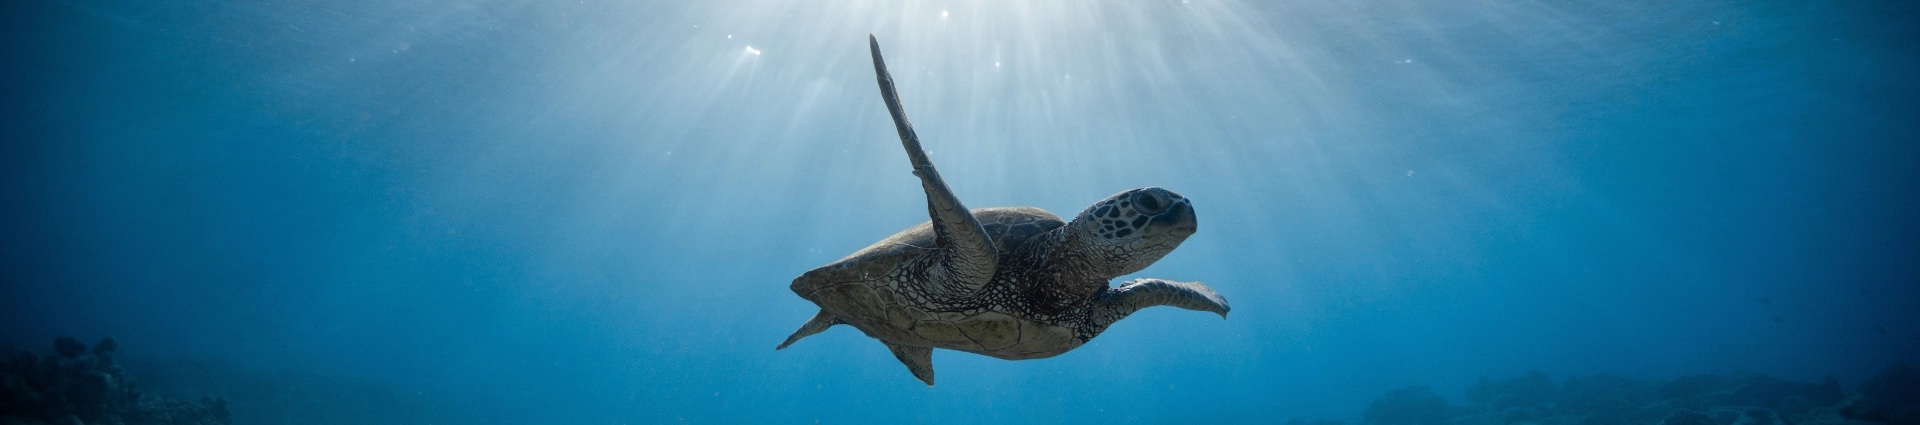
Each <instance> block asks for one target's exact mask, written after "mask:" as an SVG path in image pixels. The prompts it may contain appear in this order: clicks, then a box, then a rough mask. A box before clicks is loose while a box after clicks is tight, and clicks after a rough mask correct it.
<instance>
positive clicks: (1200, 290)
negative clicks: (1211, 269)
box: [1088, 279, 1232, 330]
mask: <svg viewBox="0 0 1920 425" xmlns="http://www.w3.org/2000/svg"><path fill="white" fill-rule="evenodd" d="M1156 305H1170V306H1174V307H1180V308H1184V309H1188V310H1194V311H1211V312H1214V313H1216V314H1219V315H1220V318H1222V319H1225V318H1226V317H1227V310H1231V309H1232V308H1231V307H1228V306H1227V299H1226V298H1224V297H1221V296H1220V293H1218V292H1214V291H1213V288H1208V287H1207V285H1205V284H1202V283H1200V282H1175V281H1171V280H1166V279H1134V280H1132V281H1129V282H1127V284H1126V285H1122V286H1120V287H1119V288H1113V289H1108V290H1107V291H1106V292H1104V293H1101V294H1100V295H1099V298H1097V299H1095V300H1094V303H1093V311H1092V314H1091V317H1089V318H1088V319H1089V320H1092V321H1093V325H1095V328H1096V329H1101V330H1104V329H1106V328H1107V326H1108V325H1112V324H1113V322H1117V321H1120V319H1124V318H1126V317H1127V315H1130V314H1133V312H1136V311H1140V309H1143V308H1147V307H1152V306H1156Z"/></svg>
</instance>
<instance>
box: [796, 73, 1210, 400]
mask: <svg viewBox="0 0 1920 425" xmlns="http://www.w3.org/2000/svg"><path fill="white" fill-rule="evenodd" d="M868 42H869V43H870V44H871V47H872V50H873V68H874V73H875V74H877V75H878V78H879V80H880V94H881V97H882V98H883V99H884V100H885V101H886V103H887V111H888V112H889V113H891V114H892V115H893V124H894V128H895V129H896V130H898V131H899V132H900V142H901V143H902V144H903V145H905V146H906V149H907V157H908V159H910V160H911V161H912V162H913V170H914V171H913V174H914V175H916V176H919V178H920V185H921V187H922V188H924V189H926V192H927V210H928V213H929V215H930V216H931V217H932V220H931V221H928V222H925V223H920V224H919V225H917V226H913V227H911V228H908V229H907V230H904V231H901V232H900V233H897V234H894V235H893V236H892V237H888V238H886V239H884V240H881V241H880V242H878V243H875V244H873V245H872V246H869V247H867V248H866V249H862V250H860V251H859V252H855V253H853V254H852V255H848V256H847V257H846V258H841V259H840V260H839V261H835V262H833V264H828V265H826V266H823V267H820V268H817V269H813V270H812V271H809V272H807V273H806V274H802V275H800V277H799V278H796V279H794V280H793V285H792V287H791V288H792V289H793V292H794V293H795V294H799V295H800V297H801V298H805V299H807V300H808V301H812V302H813V303H814V304H817V305H819V306H820V312H819V313H818V314H815V315H814V316H813V319H812V320H808V321H807V323H806V324H804V325H801V326H800V329H799V330H797V331H794V332H793V335H792V336H789V337H787V340H786V341H785V342H782V343H780V346H779V347H778V348H775V349H776V350H778V349H784V348H787V346H788V345H791V344H793V342H794V341H798V340H800V339H801V338H805V337H807V336H809V335H813V334H817V333H820V332H822V331H825V330H827V328H829V327H832V326H833V325H840V324H846V325H853V327H855V328H858V329H860V331H861V332H864V333H866V334H867V336H870V337H873V338H874V339H878V340H880V342H881V343H884V344H886V345H887V348H888V349H890V350H892V351H893V355H894V357H898V358H899V359H900V362H901V363H905V364H906V365H907V370H908V371H911V372H913V376H914V377H915V378H919V379H920V381H922V382H925V383H926V384H927V385H928V386H932V385H933V357H932V354H933V349H934V348H945V349H949V350H960V351H965V352H969V353H975V354H982V355H987V356H993V357H998V358H1002V359H1007V360H1022V359H1037V358H1046V357H1053V356H1056V355H1059V354H1060V353H1065V352H1067V351H1068V350H1072V349H1074V348H1075V347H1079V346H1080V345H1082V344H1086V343H1087V341H1088V340H1091V339H1093V337H1094V336H1097V335H1100V332H1101V331H1105V330H1106V329H1107V326H1109V325H1112V324H1113V322H1115V321H1118V320H1120V319H1121V318H1125V317H1127V315H1128V314H1132V313H1133V312H1134V311H1138V310H1140V309H1142V308H1146V307H1151V306H1156V305H1170V306H1174V307H1180V308H1184V309H1188V310H1199V311H1210V312H1214V313H1218V314H1219V315H1220V317H1221V318H1225V317H1226V316H1227V310H1228V307H1227V300H1226V299H1225V298H1222V297H1221V296H1220V294H1218V293H1215V292H1214V291H1213V289H1212V288H1208V287H1207V286H1206V285H1203V284H1201V283H1199V282H1175V281H1170V280H1163V279H1136V280H1132V281H1129V282H1127V283H1126V284H1124V285H1122V286H1120V287H1118V288H1113V287H1109V286H1108V284H1107V282H1108V281H1110V280H1112V279H1113V278H1115V277H1117V276H1121V275H1126V274H1129V273H1133V272H1136V271H1140V269H1144V268H1146V267H1147V266H1148V265H1150V264H1153V262H1154V261H1158V260H1159V259H1160V257H1162V256H1165V255H1167V253H1168V252H1171V251H1173V249H1174V248H1175V247H1178V246H1180V242H1181V241H1184V240H1186V239H1187V236H1189V235H1192V234H1193V232H1194V231H1195V230H1196V228H1197V227H1196V225H1197V223H1198V222H1197V221H1196V220H1195V218H1194V214H1193V206H1192V204H1191V203H1189V202H1188V201H1187V199H1186V198H1184V197H1181V196H1180V195H1179V194H1176V193H1173V192H1172V191H1169V190H1166V189H1161V188H1157V187H1145V188H1139V189H1132V190H1127V191H1124V192H1120V193H1119V194H1115V195H1113V196H1109V197H1107V198H1106V199H1103V200H1101V201H1100V202H1098V203H1095V204H1093V206H1091V207H1087V209H1086V210H1084V211H1081V212H1080V215H1079V216H1076V217H1074V219H1073V221H1072V222H1065V221H1061V220H1060V217H1059V216H1055V215H1053V214H1052V213H1048V212H1047V211H1045V210H1041V209H1039V208H1031V207H1000V208H982V209H977V210H968V209H967V208H966V207H965V206H963V205H961V204H960V200H959V199H958V198H955V197H954V195H953V192H952V191H950V190H948V189H947V184H946V182H945V181H944V180H941V178H940V172H939V171H936V170H934V168H933V163H932V162H930V161H928V159H927V154H926V153H925V152H923V151H922V150H921V149H920V139H919V137H918V136H916V135H915V134H914V132H913V126H912V124H910V123H908V122H907V116H906V113H905V111H903V110H902V109H901V107H900V98H899V95H897V94H895V93H894V86H893V77H892V76H891V75H889V74H888V73H887V65H886V62H885V61H883V60H882V59H881V58H880V42H879V40H877V39H875V38H873V37H872V36H871V35H870V36H868Z"/></svg>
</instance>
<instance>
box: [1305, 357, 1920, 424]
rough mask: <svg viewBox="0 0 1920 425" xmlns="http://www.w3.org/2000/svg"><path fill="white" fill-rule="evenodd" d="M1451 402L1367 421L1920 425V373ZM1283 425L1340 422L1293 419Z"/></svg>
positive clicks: (1593, 388) (1491, 386) (1698, 382)
mask: <svg viewBox="0 0 1920 425" xmlns="http://www.w3.org/2000/svg"><path fill="white" fill-rule="evenodd" d="M1464 395H1465V399H1466V401H1467V405H1465V406H1457V405H1454V404H1452V403H1451V402H1448V401H1447V400H1446V399H1445V398H1443V397H1441V396H1440V395H1439V394H1435V393H1434V392H1433V390H1431V389H1429V388H1427V387H1424V386H1414V387H1407V388H1403V389H1400V390H1395V391H1393V392H1391V393H1388V394H1387V395H1385V396H1382V397H1380V398H1379V399H1377V400H1374V402H1373V404H1372V406H1370V407H1368V408H1367V410H1366V412H1365V413H1364V414H1363V415H1362V417H1361V422H1362V424H1363V425H1520V424H1537V425H1878V424H1887V425H1920V371H1916V370H1914V369H1911V368H1908V367H1906V366H1898V367H1893V368H1889V369H1887V370H1885V371H1882V372H1880V373H1879V374H1878V375H1875V376H1874V377H1873V378H1872V379H1869V380H1867V382H1864V383H1861V384H1860V386H1859V387H1856V388H1855V389H1854V391H1853V392H1851V393H1849V392H1846V391H1844V390H1843V389H1842V388H1841V387H1840V383H1839V382H1838V381H1835V380H1833V379H1832V378H1828V379H1827V380H1825V381H1822V382H1818V383H1808V382H1793V381H1785V380H1779V379H1774V378H1772V377H1769V376H1767V375H1763V374H1744V375H1727V376H1721V375H1691V376H1684V377H1680V378H1678V379H1674V380H1672V381H1668V382H1664V383H1655V382H1644V381H1636V380H1632V379H1627V378H1621V377H1618V376H1612V375H1594V376H1585V377H1573V378H1567V379H1566V380H1565V381H1563V382H1554V381H1553V379H1551V378H1548V377H1547V375H1546V374H1545V373H1541V372H1539V371H1534V372H1532V373H1528V374H1526V375H1523V376H1520V377H1517V378H1513V379H1506V380H1494V379H1488V378H1480V381H1479V382H1478V383H1475V384H1474V385H1473V386H1472V387H1469V388H1467V390H1466V394H1464ZM1289 425H1344V424H1343V423H1342V422H1340V421H1329V420H1319V421H1305V420H1300V419H1295V420H1293V421H1291V422H1289Z"/></svg>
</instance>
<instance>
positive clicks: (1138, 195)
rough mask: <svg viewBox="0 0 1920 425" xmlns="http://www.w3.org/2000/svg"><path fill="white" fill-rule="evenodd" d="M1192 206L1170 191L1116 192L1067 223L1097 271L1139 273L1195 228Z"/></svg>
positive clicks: (1189, 234)
mask: <svg viewBox="0 0 1920 425" xmlns="http://www.w3.org/2000/svg"><path fill="white" fill-rule="evenodd" d="M1198 225H1199V221H1198V220H1197V219H1196V217H1195V216H1194V214H1193V204H1192V203H1190V202H1188V201H1187V198H1185V197H1182V196H1180V194H1178V193H1173V191H1171V190H1166V189H1161V188H1157V187H1143V188H1139V189H1132V190H1128V191H1125V192H1120V193H1117V194H1114V195H1113V196H1109V197H1107V199H1102V200H1100V202H1096V203H1094V204H1093V206H1090V207H1087V209H1086V210H1085V211H1081V212H1080V215H1079V216H1076V217H1074V218H1073V223H1070V224H1068V225H1067V231H1068V232H1069V240H1071V241H1072V242H1070V243H1072V244H1074V245H1076V246H1074V247H1073V249H1075V250H1076V251H1077V252H1081V253H1085V254H1087V256H1086V257H1085V259H1086V260H1089V262H1090V263H1091V264H1087V266H1090V267H1091V268H1093V269H1094V270H1093V271H1095V272H1097V273H1100V274H1103V275H1108V276H1109V277H1111V276H1120V275H1125V274H1129V273H1133V272H1137V271H1140V270H1141V269H1145V268H1147V266H1149V265H1152V264H1153V262H1155V261H1160V257H1163V256H1166V255H1167V253H1169V252H1173V249H1174V248H1177V247H1179V246H1180V242H1182V241H1185V240H1187V236H1191V235H1193V232H1194V231H1195V230H1197V229H1198Z"/></svg>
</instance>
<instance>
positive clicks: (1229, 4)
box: [0, 0, 1920, 424]
mask: <svg viewBox="0 0 1920 425" xmlns="http://www.w3.org/2000/svg"><path fill="white" fill-rule="evenodd" d="M0 11H4V13H0V31H4V33H5V39H6V40H7V42H6V43H4V44H0V57H3V58H5V59H4V61H0V93H4V99H5V101H4V102H0V108H4V109H3V110H0V112H4V114H0V141H4V143H0V197H4V199H6V208H4V209H0V217H4V219H0V226H3V227H0V233H3V234H5V235H8V236H7V237H5V238H0V270H4V275H3V276H4V277H3V278H0V279H3V281H4V289H3V291H4V292H0V295H3V296H0V342H3V343H5V344H9V345H11V346H12V347H13V348H15V349H19V350H42V351H44V350H45V349H46V348H47V347H48V345H47V343H48V342H49V341H51V340H52V339H53V338H55V337H56V336H62V335H71V336H76V337H80V338H82V339H86V340H89V341H91V340H93V339H95V338H98V337H101V336H109V335H110V336H113V337H115V338H116V339H117V340H118V341H119V343H120V345H121V347H122V348H121V350H122V352H123V353H125V354H124V357H126V358H128V359H129V361H134V362H136V363H134V364H145V365H148V366H145V368H144V369H142V368H135V369H133V370H132V371H133V372H134V373H135V374H136V376H139V374H141V373H145V374H147V376H150V377H152V378H149V381H150V382H153V383H154V384H156V385H160V384H165V383H166V382H167V381H166V377H168V376H181V377H177V378H173V379H174V382H192V383H193V384H191V385H188V384H177V385H176V386H175V388H187V389H191V390H196V391H197V392H199V393H215V394H217V395H223V396H226V397H229V398H230V399H232V400H233V404H231V405H230V408H231V409H232V410H233V412H234V415H235V417H236V419H241V420H242V422H244V421H245V420H247V419H252V420H258V421H262V422H264V421H268V420H276V421H279V422H275V423H324V422H326V421H325V420H321V419H312V418H319V417H329V416H328V415H336V416H337V415H345V414H343V413H340V412H331V413H326V414H321V413H319V412H314V411H304V412H303V411H298V409H297V408H299V406H330V407H329V408H328V409H329V410H351V411H357V412H355V413H356V414H357V415H358V416H353V415H348V416H351V417H353V418H355V419H352V420H344V419H343V420H339V421H338V422H337V423H377V422H381V418H389V419H392V420H394V421H395V422H394V423H400V422H402V421H403V420H404V422H405V423H423V422H437V423H579V424H600V423H606V424H612V423H812V422H814V421H818V423H1280V422H1284V421H1286V420H1288V419H1292V418H1307V419H1313V418H1329V419H1337V420H1346V421H1350V422H1351V421H1355V420H1358V419H1359V418H1360V412H1361V411H1362V409H1364V408H1366V407H1367V406H1368V405H1369V404H1368V403H1369V402H1370V401H1372V400H1374V399H1375V398H1376V397H1378V396H1380V395H1382V394H1385V393H1387V392H1389V391H1391V390H1393V389H1396V388H1401V387H1405V386H1408V385H1428V386H1430V387H1431V388H1434V389H1435V390H1436V391H1437V392H1438V393H1440V394H1442V395H1445V396H1447V397H1451V398H1454V399H1455V400H1458V394H1459V391H1460V389H1462V388H1465V387H1467V386H1468V385H1469V384H1471V383H1473V382H1474V381H1475V380H1476V379H1477V378H1479V377H1482V376H1492V377H1512V376H1519V375H1521V374H1523V373H1526V372H1528V371H1531V370H1539V371H1542V372H1545V373H1547V374H1548V375H1550V376H1553V377H1556V378H1559V377H1567V376H1578V375H1590V374H1597V373H1607V374H1614V375H1619V376H1625V377H1630V378H1635V379H1646V380H1662V379H1671V378H1673V377H1677V376H1681V375H1686V374H1699V373H1739V372H1757V373H1767V374H1770V375H1772V376H1775V377H1780V378H1783V379H1792V380H1799V381H1818V380H1820V379H1823V378H1826V377H1833V378H1836V379H1837V380H1839V382H1841V383H1843V384H1844V385H1855V384H1858V383H1860V382H1862V381H1863V380H1865V379H1867V378H1868V377H1869V376H1871V375H1872V374H1874V373H1875V372H1877V371H1879V370H1881V369H1884V368H1887V367H1889V366H1894V365H1897V364H1901V363H1903V362H1908V363H1912V362H1914V361H1915V360H1920V307H1916V306H1920V241H1917V239H1916V237H1920V221H1917V220H1916V217H1920V202H1916V201H1917V200H1920V167H1917V166H1916V164H1920V132H1916V130H1920V79H1916V78H1914V77H1913V76H1915V75H1920V55H1916V54H1915V53H1916V52H1920V49H1917V48H1916V46H1920V7H1916V5H1914V4H1912V3H1911V2H1877V1H1834V2H1788V1H1734V0H1709V1H1697V2H1667V1H1647V0H1629V1H1615V2H1582V1H1469V2H1433V1H1416V0H1335V1H1310V2H1270V1H1233V0H1181V1H1168V0H1157V1H1141V2H1112V1H1092V0H1064V1H1050V2H1020V1H1007V2H992V1H975V2H969V1H907V2H874V1H857V0H856V1H839V0H829V1H816V2H774V1H711V2H628V1H604V0H589V1H575V2H515V1H478V0H456V1H445V2H413V1H362V0H344V1H266V2H260V1H256V2H232V1H200V2H181V1H106V0H102V1H52V0H23V1H12V2H7V3H6V4H5V5H4V6H0ZM868 34H873V35H875V36H876V37H877V38H878V39H879V40H880V43H881V45H882V47H883V48H884V49H885V51H886V53H887V59H888V63H889V65H890V66H891V67H892V69H893V75H894V78H895V80H896V82H897V83H898V84H899V85H900V90H901V96H902V97H903V100H904V102H905V108H906V111H907V113H908V115H909V116H910V117H912V118H913V119H914V124H915V126H916V129H917V130H918V132H919V134H920V136H921V137H922V140H923V142H924V143H925V144H926V147H927V149H928V150H929V152H930V155H931V157H932V159H933V161H934V162H935V163H936V164H937V165H938V166H939V167H940V169H941V172H942V174H943V175H944V176H945V177H946V179H947V181H948V184H950V185H951V186H952V188H953V190H954V192H955V193H956V194H957V195H958V196H959V197H960V198H961V199H962V200H963V201H965V202H966V203H967V205H969V206H972V207H988V206H1006V205H1028V206H1035V207H1040V208H1044V209H1047V210H1049V211H1053V212H1054V213H1056V214H1060V215H1063V216H1068V217H1071V216H1072V215H1073V214H1075V213H1076V212H1078V211H1079V210H1080V209H1082V208H1085V207H1086V206H1087V205H1089V204H1091V203H1092V202H1094V201H1097V200H1099V199H1101V198H1103V197H1106V196H1107V195H1110V194H1113V193H1115V192H1119V191H1121V190H1125V189H1129V188H1134V187H1141V186H1160V187H1165V188H1168V189H1171V190H1174V191H1177V192H1179V193H1181V194H1183V195H1185V196H1186V197H1188V198H1190V199H1192V200H1193V202H1194V205H1195V208H1196V210H1197V214H1198V216H1199V221H1200V227H1199V233H1198V234H1196V235H1195V236H1193V237H1192V238H1190V239H1188V240H1187V241H1186V243H1185V244H1184V245H1183V246H1181V248H1180V249H1179V250H1177V251H1174V252H1173V253H1172V254H1171V255H1168V256H1167V257H1166V258H1164V259H1163V260H1161V261H1160V262H1159V263H1157V264H1156V265H1154V266H1152V267H1150V268H1148V269H1146V270H1145V271H1143V272H1141V273H1139V274H1138V275H1137V276H1140V277H1160V278H1168V279H1174V280H1197V281H1202V282H1206V283H1207V284H1208V285H1210V286H1212V287H1213V288H1215V289H1217V290H1219V291H1220V292H1221V293H1222V294H1223V295H1224V296H1226V297H1227V299H1229V300H1230V301H1231V302H1232V305H1233V308H1234V309H1233V312H1232V314H1231V316H1230V317H1229V318H1228V319H1226V320H1224V321H1223V320H1221V319H1220V318H1219V317H1217V316H1214V315H1212V314H1208V313H1202V312H1192V311H1185V310H1179V309H1174V308H1170V307H1161V308H1155V309H1149V310H1144V311H1142V312H1140V313H1138V314H1136V315H1134V316H1132V317H1130V318H1128V319H1126V320H1124V321H1122V322H1120V323H1119V324H1117V325H1115V326H1114V327H1113V328H1111V329H1110V330H1108V331H1107V332H1106V333H1105V334H1103V335H1102V336H1100V337H1099V338H1097V339H1095V340H1093V341H1092V342H1091V343H1089V344H1087V345H1086V346H1084V347H1081V348H1079V349H1076V350H1074V351H1072V352H1069V353H1066V354H1064V355H1060V356H1058V357H1054V358H1050V359H1043V360H1026V361H1015V362H1010V361H1003V360H997V359H991V358H987V357H983V356H978V355H973V354H966V353H960V352H954V351H936V353H935V354H934V364H935V368H936V370H937V371H938V373H939V385H938V386H936V387H931V388H929V387H927V386H925V385H923V384H921V383H920V382H918V381H916V380H914V379H913V378H912V376H911V375H909V374H908V373H907V371H906V370H905V368H904V367H902V366H901V365H900V364H899V363H898V362H897V361H895V360H894V358H893V357H892V356H891V355H890V354H889V352H888V351H887V350H886V349H885V347H883V346H882V345H880V344H879V343H877V342H875V341H874V340H872V339H870V338H867V337H865V336H864V335H861V334H860V333H859V332H857V331H855V330H853V329H850V328H846V327H839V328H836V329H833V330H831V331H829V332H827V333H824V334H821V335H817V336H813V337H811V338H808V339H806V340H804V341H801V342H800V343H798V344H795V345H794V346H793V347H791V348H788V349H786V350H782V351H778V352H776V351H774V350H773V347H774V346H775V345H776V344H778V343H779V342H780V341H781V340H782V339H783V338H785V337H786V336H787V334H788V333H789V332H791V331H792V330H793V329H794V328H796V327H798V326H799V325H800V324H801V323H802V322H804V321H805V320H806V319H807V318H808V317H810V316H811V315H812V314H813V313H814V311H815V310H816V307H815V306H814V305H812V304H811V303H808V302H807V301H805V300H802V299H800V298H798V297H797V296H795V295H794V294H792V293H791V292H789V291H788V290H787V285H788V283H789V282H790V281H791V280H792V279H793V278H794V277H796V276H798V275H799V274H800V273H802V272H805V271H807V270H809V269H811V268H813V267H817V266H820V265H824V264H826V263H829V262H831V261H833V260H835V259H838V258H840V257H842V256H844V255H846V254H848V253H851V252H853V251H854V250H857V249H859V248H861V247H864V246H866V245H867V244H870V243H872V242H874V241H877V240H879V239H881V238H884V237H886V236H888V235H891V234H893V233H895V232H897V231H899V230H901V229H904V228H907V227H908V226H912V225H914V224H916V223H919V222H921V221H925V220H926V211H925V203H924V202H925V201H924V198H923V194H922V193H921V192H920V187H919V183H918V182H917V181H916V180H915V179H914V178H913V176H912V175H911V174H910V170H911V169H910V167H909V166H908V165H907V162H906V159H905V155H904V154H903V152H902V151H901V147H900V145H899V140H898V138H897V137H896V136H895V135H894V133H893V131H894V130H893V128H892V124H891V122H890V121H889V119H888V116H887V112H886V109H885V107H884V105H882V103H881V102H880V99H879V95H878V90H877V88H876V86H875V84H874V77H873V74H872V68H871V63H870V62H869V59H868V56H867V44H866V40H867V35H868ZM138 362H145V363H138ZM196 374H197V375H196ZM223 380H224V381H223ZM314 388H319V389H314ZM263 393H271V394H282V393H284V394H292V395H286V396H284V397H282V398H279V399H275V400H277V401H276V403H277V404H263V403H257V402H254V400H259V398H258V397H255V398H251V399H249V398H247V396H248V395H249V394H254V395H258V394H263ZM349 393H351V394H361V396H359V397H363V398H352V397H348V398H347V399H346V400H347V401H340V402H332V401H327V400H323V399H326V398H327V397H335V398H339V397H345V396H341V394H349ZM365 394H374V395H365ZM314 400H320V401H314ZM365 400H373V401H365ZM302 403H309V404H302ZM314 403H317V404H314ZM329 403H332V404H329ZM289 406H293V407H289ZM290 409H291V410H290ZM301 417H305V418H309V419H307V420H306V421H291V420H281V419H276V418H301Z"/></svg>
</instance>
